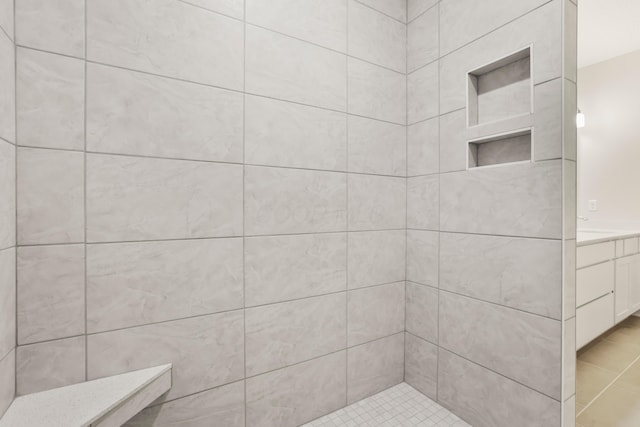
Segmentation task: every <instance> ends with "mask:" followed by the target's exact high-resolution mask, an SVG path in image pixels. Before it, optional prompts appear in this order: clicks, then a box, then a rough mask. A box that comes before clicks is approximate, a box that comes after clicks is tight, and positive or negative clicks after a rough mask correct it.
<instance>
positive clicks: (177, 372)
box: [87, 310, 244, 401]
mask: <svg viewBox="0 0 640 427" xmlns="http://www.w3.org/2000/svg"><path fill="white" fill-rule="evenodd" d="M243 317H244V316H243V313H242V311H241V310H239V311H232V312H227V313H222V314H213V315H209V316H202V317H195V318H192V319H185V320H176V321H172V322H165V323H157V324H154V325H146V326H140V327H136V328H130V329H122V330H118V331H113V332H105V333H101V334H96V335H89V337H88V338H87V339H88V342H87V345H88V348H87V351H88V354H87V361H88V362H87V363H88V366H87V375H88V379H90V380H91V379H96V378H102V377H105V376H110V375H116V374H121V373H124V372H128V371H133V370H136V369H143V368H148V367H151V366H156V365H161V364H164V363H172V364H173V371H172V376H173V384H172V386H171V390H170V391H169V392H168V393H167V394H165V395H163V396H162V398H161V400H162V401H164V400H172V399H175V398H178V397H183V396H186V395H189V394H193V393H196V392H199V391H202V390H206V389H209V388H212V387H215V386H218V385H222V384H226V383H230V382H233V381H236V380H239V379H241V378H242V377H243V375H244V345H243V342H244V339H243V323H244V322H243Z"/></svg>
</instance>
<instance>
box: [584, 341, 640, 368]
mask: <svg viewBox="0 0 640 427" xmlns="http://www.w3.org/2000/svg"><path fill="white" fill-rule="evenodd" d="M638 356H640V346H638V345H637V342H636V341H635V340H629V339H625V340H609V339H607V340H600V341H595V342H594V343H593V345H589V346H588V347H585V348H584V349H582V350H581V351H580V354H579V356H578V359H579V360H580V361H583V362H587V363H591V364H592V365H595V366H597V367H599V368H602V369H606V370H608V371H612V372H615V373H616V374H619V373H621V372H622V371H623V370H624V369H625V368H626V367H627V366H629V365H630V364H631V363H632V362H633V361H634V360H635V359H636V358H637V357H638Z"/></svg>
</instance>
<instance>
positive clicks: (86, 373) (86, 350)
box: [83, 0, 89, 381]
mask: <svg viewBox="0 0 640 427" xmlns="http://www.w3.org/2000/svg"><path fill="white" fill-rule="evenodd" d="M88 3H89V2H88V0H84V59H83V64H84V105H83V113H84V120H83V124H84V129H83V132H84V135H83V137H84V138H83V139H84V141H83V142H84V150H83V151H84V158H83V169H84V170H83V172H84V174H83V179H84V182H83V187H84V188H83V196H84V200H83V208H84V217H83V219H84V244H83V246H84V379H85V381H87V380H88V379H89V336H88V333H87V332H88V327H87V324H88V323H89V312H88V304H87V301H88V298H87V278H88V274H87V231H88V227H87V175H88V171H87V98H88V96H87V87H88V84H87V68H88V67H87V60H86V58H87V43H88V40H87V5H88Z"/></svg>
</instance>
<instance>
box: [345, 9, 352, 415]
mask: <svg viewBox="0 0 640 427" xmlns="http://www.w3.org/2000/svg"><path fill="white" fill-rule="evenodd" d="M346 9H347V10H346V11H347V19H346V22H345V26H346V32H345V41H346V46H345V50H346V53H347V55H346V57H345V63H346V68H345V70H346V72H345V80H346V85H345V89H346V94H345V104H346V111H347V121H346V125H347V128H346V130H345V135H346V141H345V142H346V143H345V147H346V158H345V161H346V165H345V166H346V169H347V171H349V170H350V169H351V165H350V163H351V162H350V161H349V148H350V143H349V127H350V122H351V120H350V119H349V55H348V54H349V22H350V19H351V3H350V2H349V0H346ZM349 177H350V174H349V173H347V175H346V191H345V199H346V200H345V202H346V203H345V211H346V218H345V222H346V224H345V229H346V230H347V235H346V245H347V248H346V251H345V253H346V255H345V256H346V269H347V274H346V278H345V280H346V283H345V304H344V305H345V324H344V327H345V333H344V340H345V346H346V348H345V364H344V384H345V391H344V404H345V406H347V405H348V404H349V350H348V348H349V241H350V239H349V232H348V231H349V228H350V227H349V182H350V179H349Z"/></svg>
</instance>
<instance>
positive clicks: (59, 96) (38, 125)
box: [16, 48, 84, 150]
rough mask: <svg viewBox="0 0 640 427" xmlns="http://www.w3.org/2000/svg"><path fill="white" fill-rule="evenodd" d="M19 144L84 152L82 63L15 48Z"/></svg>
mask: <svg viewBox="0 0 640 427" xmlns="http://www.w3.org/2000/svg"><path fill="white" fill-rule="evenodd" d="M17 53H18V57H17V72H18V74H17V85H18V86H17V95H18V98H17V106H16V109H17V113H16V114H17V125H18V134H19V135H20V138H19V140H18V144H20V145H29V146H32V147H46V148H68V149H73V150H82V149H84V62H83V61H82V60H80V59H74V58H68V57H65V56H60V55H53V54H49V53H44V52H39V51H36V50H30V49H23V48H18V50H17Z"/></svg>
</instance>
